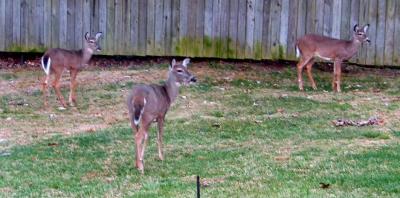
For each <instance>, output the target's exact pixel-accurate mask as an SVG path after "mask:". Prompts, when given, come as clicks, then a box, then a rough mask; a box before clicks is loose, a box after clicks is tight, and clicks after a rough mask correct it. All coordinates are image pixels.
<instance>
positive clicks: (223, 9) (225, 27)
mask: <svg viewBox="0 0 400 198" xmlns="http://www.w3.org/2000/svg"><path fill="white" fill-rule="evenodd" d="M229 3H230V2H229V1H226V0H221V1H220V15H221V21H220V22H221V34H220V39H221V56H219V57H222V58H228V45H229Z"/></svg>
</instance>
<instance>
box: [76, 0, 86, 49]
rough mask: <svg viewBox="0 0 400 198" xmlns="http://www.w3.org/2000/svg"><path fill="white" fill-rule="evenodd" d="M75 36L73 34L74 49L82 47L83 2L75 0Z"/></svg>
mask: <svg viewBox="0 0 400 198" xmlns="http://www.w3.org/2000/svg"><path fill="white" fill-rule="evenodd" d="M74 23H75V27H74V28H75V34H74V46H75V48H76V49H79V48H81V47H82V41H83V34H84V32H83V31H84V30H83V2H82V1H81V0H75V17H74Z"/></svg>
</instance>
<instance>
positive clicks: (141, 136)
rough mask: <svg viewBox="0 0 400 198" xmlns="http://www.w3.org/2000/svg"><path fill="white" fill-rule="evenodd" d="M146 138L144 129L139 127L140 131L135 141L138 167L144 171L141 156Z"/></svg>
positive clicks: (137, 132) (136, 134)
mask: <svg viewBox="0 0 400 198" xmlns="http://www.w3.org/2000/svg"><path fill="white" fill-rule="evenodd" d="M143 139H144V134H143V130H142V129H141V128H139V130H138V131H136V133H135V143H136V168H137V169H138V170H139V171H141V172H143V169H144V167H143V160H142V158H141V153H142V143H143Z"/></svg>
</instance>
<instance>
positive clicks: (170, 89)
mask: <svg viewBox="0 0 400 198" xmlns="http://www.w3.org/2000/svg"><path fill="white" fill-rule="evenodd" d="M164 87H165V90H166V91H167V95H168V98H169V101H170V103H173V102H174V101H175V99H176V97H178V94H179V85H178V84H177V82H176V77H175V76H174V75H172V74H169V76H168V80H167V82H165V84H164Z"/></svg>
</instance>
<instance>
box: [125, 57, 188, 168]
mask: <svg viewBox="0 0 400 198" xmlns="http://www.w3.org/2000/svg"><path fill="white" fill-rule="evenodd" d="M189 61H190V59H189V58H186V59H185V60H183V62H182V64H178V63H177V62H176V61H175V59H174V60H172V63H171V65H170V66H169V72H168V80H167V81H166V82H165V83H164V84H163V85H154V84H152V85H137V86H135V87H134V88H133V89H132V92H131V94H130V95H129V97H128V100H127V105H128V109H129V116H130V121H131V127H132V131H133V132H134V134H135V144H136V168H137V169H138V170H139V171H140V172H141V173H142V174H143V173H144V165H143V160H144V150H145V147H146V142H147V138H148V132H149V127H150V125H151V123H152V122H153V121H157V123H158V134H157V143H158V157H159V158H160V160H164V157H163V152H162V142H163V125H164V119H165V115H166V113H167V111H168V109H169V107H170V106H171V103H173V102H174V101H175V99H176V97H177V96H178V93H179V87H180V86H181V85H186V86H187V85H189V84H191V83H195V82H196V77H195V76H193V75H192V74H191V73H190V72H189V71H188V69H187V65H188V64H189Z"/></svg>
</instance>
